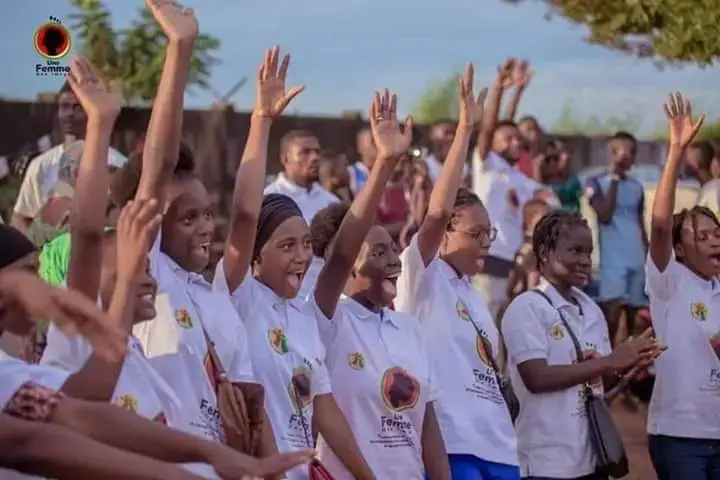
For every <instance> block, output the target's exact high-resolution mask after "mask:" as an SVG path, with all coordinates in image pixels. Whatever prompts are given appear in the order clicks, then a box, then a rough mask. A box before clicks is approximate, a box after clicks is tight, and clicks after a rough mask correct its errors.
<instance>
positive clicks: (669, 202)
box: [650, 92, 705, 272]
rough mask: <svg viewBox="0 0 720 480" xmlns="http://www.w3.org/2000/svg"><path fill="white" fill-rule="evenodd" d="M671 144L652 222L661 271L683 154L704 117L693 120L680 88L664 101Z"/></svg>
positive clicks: (654, 255) (655, 255) (652, 248)
mask: <svg viewBox="0 0 720 480" xmlns="http://www.w3.org/2000/svg"><path fill="white" fill-rule="evenodd" d="M665 117H666V118H667V122H668V131H669V137H670V146H669V148H668V153H667V161H666V162H665V168H664V169H663V173H662V177H661V178H660V183H659V184H658V188H657V191H656V192H655V198H654V200H653V209H652V223H651V226H650V258H652V261H653V262H655V266H656V267H657V269H658V270H659V271H661V272H662V271H664V270H665V268H666V267H667V266H668V263H669V262H670V257H671V255H672V248H673V245H672V221H673V218H672V217H673V211H674V209H675V189H676V187H677V177H678V173H679V172H680V167H681V162H682V157H683V154H684V153H685V150H686V149H687V146H688V145H690V143H692V141H693V139H694V138H695V136H696V135H697V133H698V131H699V130H700V127H701V126H702V124H703V120H705V116H704V115H702V116H700V118H698V119H697V121H695V122H693V118H692V112H691V109H690V102H689V101H688V100H687V98H685V97H683V96H682V94H680V92H677V93H674V94H671V95H670V96H669V97H668V101H667V102H666V103H665Z"/></svg>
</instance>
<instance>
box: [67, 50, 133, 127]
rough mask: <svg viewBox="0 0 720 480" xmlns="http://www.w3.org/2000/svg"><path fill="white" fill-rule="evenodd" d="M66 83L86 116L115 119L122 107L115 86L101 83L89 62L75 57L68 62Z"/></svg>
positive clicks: (120, 97) (83, 58)
mask: <svg viewBox="0 0 720 480" xmlns="http://www.w3.org/2000/svg"><path fill="white" fill-rule="evenodd" d="M68 83H69V84H70V87H71V88H72V90H73V93H75V96H76V97H77V98H78V101H79V102H80V105H82V107H83V110H85V113H86V114H87V116H88V118H91V119H92V118H95V119H109V120H115V118H117V116H118V114H119V113H120V109H121V108H122V96H121V95H120V92H119V90H118V89H117V88H114V86H113V87H111V88H108V87H106V86H105V85H103V83H102V81H101V80H100V77H98V75H97V74H96V73H95V70H94V69H93V67H92V65H90V62H88V61H87V59H86V58H85V57H77V58H74V59H73V60H72V63H71V64H70V75H69V76H68Z"/></svg>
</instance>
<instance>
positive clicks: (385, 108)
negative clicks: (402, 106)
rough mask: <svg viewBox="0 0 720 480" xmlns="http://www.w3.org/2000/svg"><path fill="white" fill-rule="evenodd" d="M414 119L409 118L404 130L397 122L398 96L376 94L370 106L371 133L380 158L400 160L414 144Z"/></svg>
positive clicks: (387, 93)
mask: <svg viewBox="0 0 720 480" xmlns="http://www.w3.org/2000/svg"><path fill="white" fill-rule="evenodd" d="M412 130H413V119H412V117H410V116H409V117H407V118H406V119H405V124H404V125H403V127H402V128H400V125H399V124H398V121H397V95H395V94H394V93H393V94H392V95H391V94H390V91H389V90H388V89H387V88H386V89H385V92H384V93H382V94H380V92H375V98H374V99H373V102H372V105H371V106H370V131H371V132H372V136H373V140H374V141H375V147H376V148H377V155H378V158H394V159H398V158H400V157H401V156H402V155H403V154H404V153H406V152H407V151H408V149H409V148H410V143H411V142H412Z"/></svg>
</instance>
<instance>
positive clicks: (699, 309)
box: [690, 302, 708, 322]
mask: <svg viewBox="0 0 720 480" xmlns="http://www.w3.org/2000/svg"><path fill="white" fill-rule="evenodd" d="M690 309H691V312H692V316H693V318H694V319H695V320H700V321H701V322H704V321H705V320H707V318H708V307H707V305H705V304H704V303H702V302H695V303H693V304H692V306H691V307H690Z"/></svg>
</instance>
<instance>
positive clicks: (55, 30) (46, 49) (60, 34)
mask: <svg viewBox="0 0 720 480" xmlns="http://www.w3.org/2000/svg"><path fill="white" fill-rule="evenodd" d="M33 46H34V47H35V51H36V52H37V53H38V55H40V56H41V57H43V58H44V59H46V60H60V59H62V58H63V57H65V56H66V55H67V54H68V53H70V47H72V40H71V39H70V30H68V29H67V27H65V26H64V25H62V24H60V23H58V22H48V23H45V24H43V25H40V26H39V27H38V28H37V30H35V35H34V36H33Z"/></svg>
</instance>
